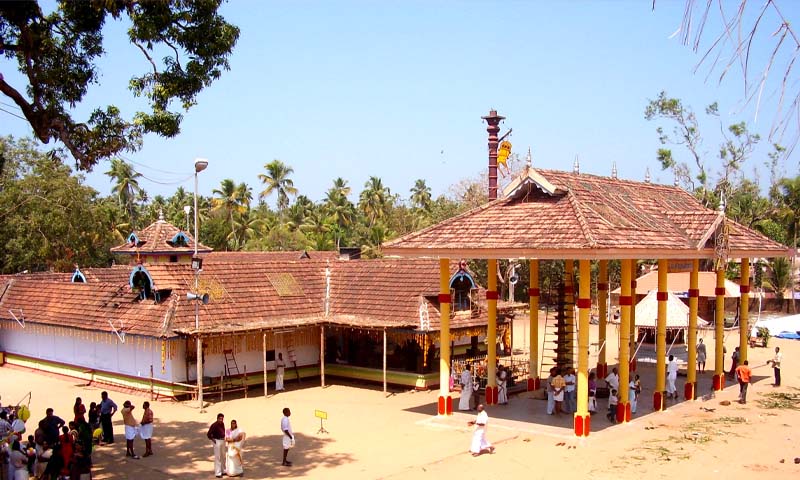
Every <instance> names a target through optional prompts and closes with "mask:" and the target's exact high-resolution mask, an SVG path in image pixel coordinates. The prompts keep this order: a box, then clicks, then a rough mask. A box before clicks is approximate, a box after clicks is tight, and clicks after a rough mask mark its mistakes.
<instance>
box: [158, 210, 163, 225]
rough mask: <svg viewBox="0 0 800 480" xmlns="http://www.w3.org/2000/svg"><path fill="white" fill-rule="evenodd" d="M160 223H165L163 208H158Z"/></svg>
mask: <svg viewBox="0 0 800 480" xmlns="http://www.w3.org/2000/svg"><path fill="white" fill-rule="evenodd" d="M158 221H159V222H163V221H164V209H163V208H161V207H159V208H158Z"/></svg>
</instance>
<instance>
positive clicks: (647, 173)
mask: <svg viewBox="0 0 800 480" xmlns="http://www.w3.org/2000/svg"><path fill="white" fill-rule="evenodd" d="M644 183H650V167H647V168H646V169H645V170H644Z"/></svg>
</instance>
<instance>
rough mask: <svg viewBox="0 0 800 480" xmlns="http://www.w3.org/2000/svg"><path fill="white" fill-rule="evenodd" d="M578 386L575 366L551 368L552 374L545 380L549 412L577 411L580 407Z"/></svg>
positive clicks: (558, 413) (556, 413) (549, 413)
mask: <svg viewBox="0 0 800 480" xmlns="http://www.w3.org/2000/svg"><path fill="white" fill-rule="evenodd" d="M562 373H563V374H564V375H563V376H562V375H561V374H562ZM576 386H577V378H576V377H575V369H574V368H572V367H564V368H559V367H553V368H551V369H550V376H549V377H547V380H546V382H545V390H546V393H547V414H548V415H560V414H561V413H575V411H576V410H577V408H578V405H577V392H576Z"/></svg>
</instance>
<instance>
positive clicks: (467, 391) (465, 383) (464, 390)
mask: <svg viewBox="0 0 800 480" xmlns="http://www.w3.org/2000/svg"><path fill="white" fill-rule="evenodd" d="M471 368H472V366H471V365H469V364H467V365H465V366H464V370H462V371H461V397H460V398H459V399H458V409H459V410H471V408H470V405H469V404H470V400H472V372H471V371H470V369H471Z"/></svg>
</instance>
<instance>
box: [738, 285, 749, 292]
mask: <svg viewBox="0 0 800 480" xmlns="http://www.w3.org/2000/svg"><path fill="white" fill-rule="evenodd" d="M739 293H750V285H739Z"/></svg>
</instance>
